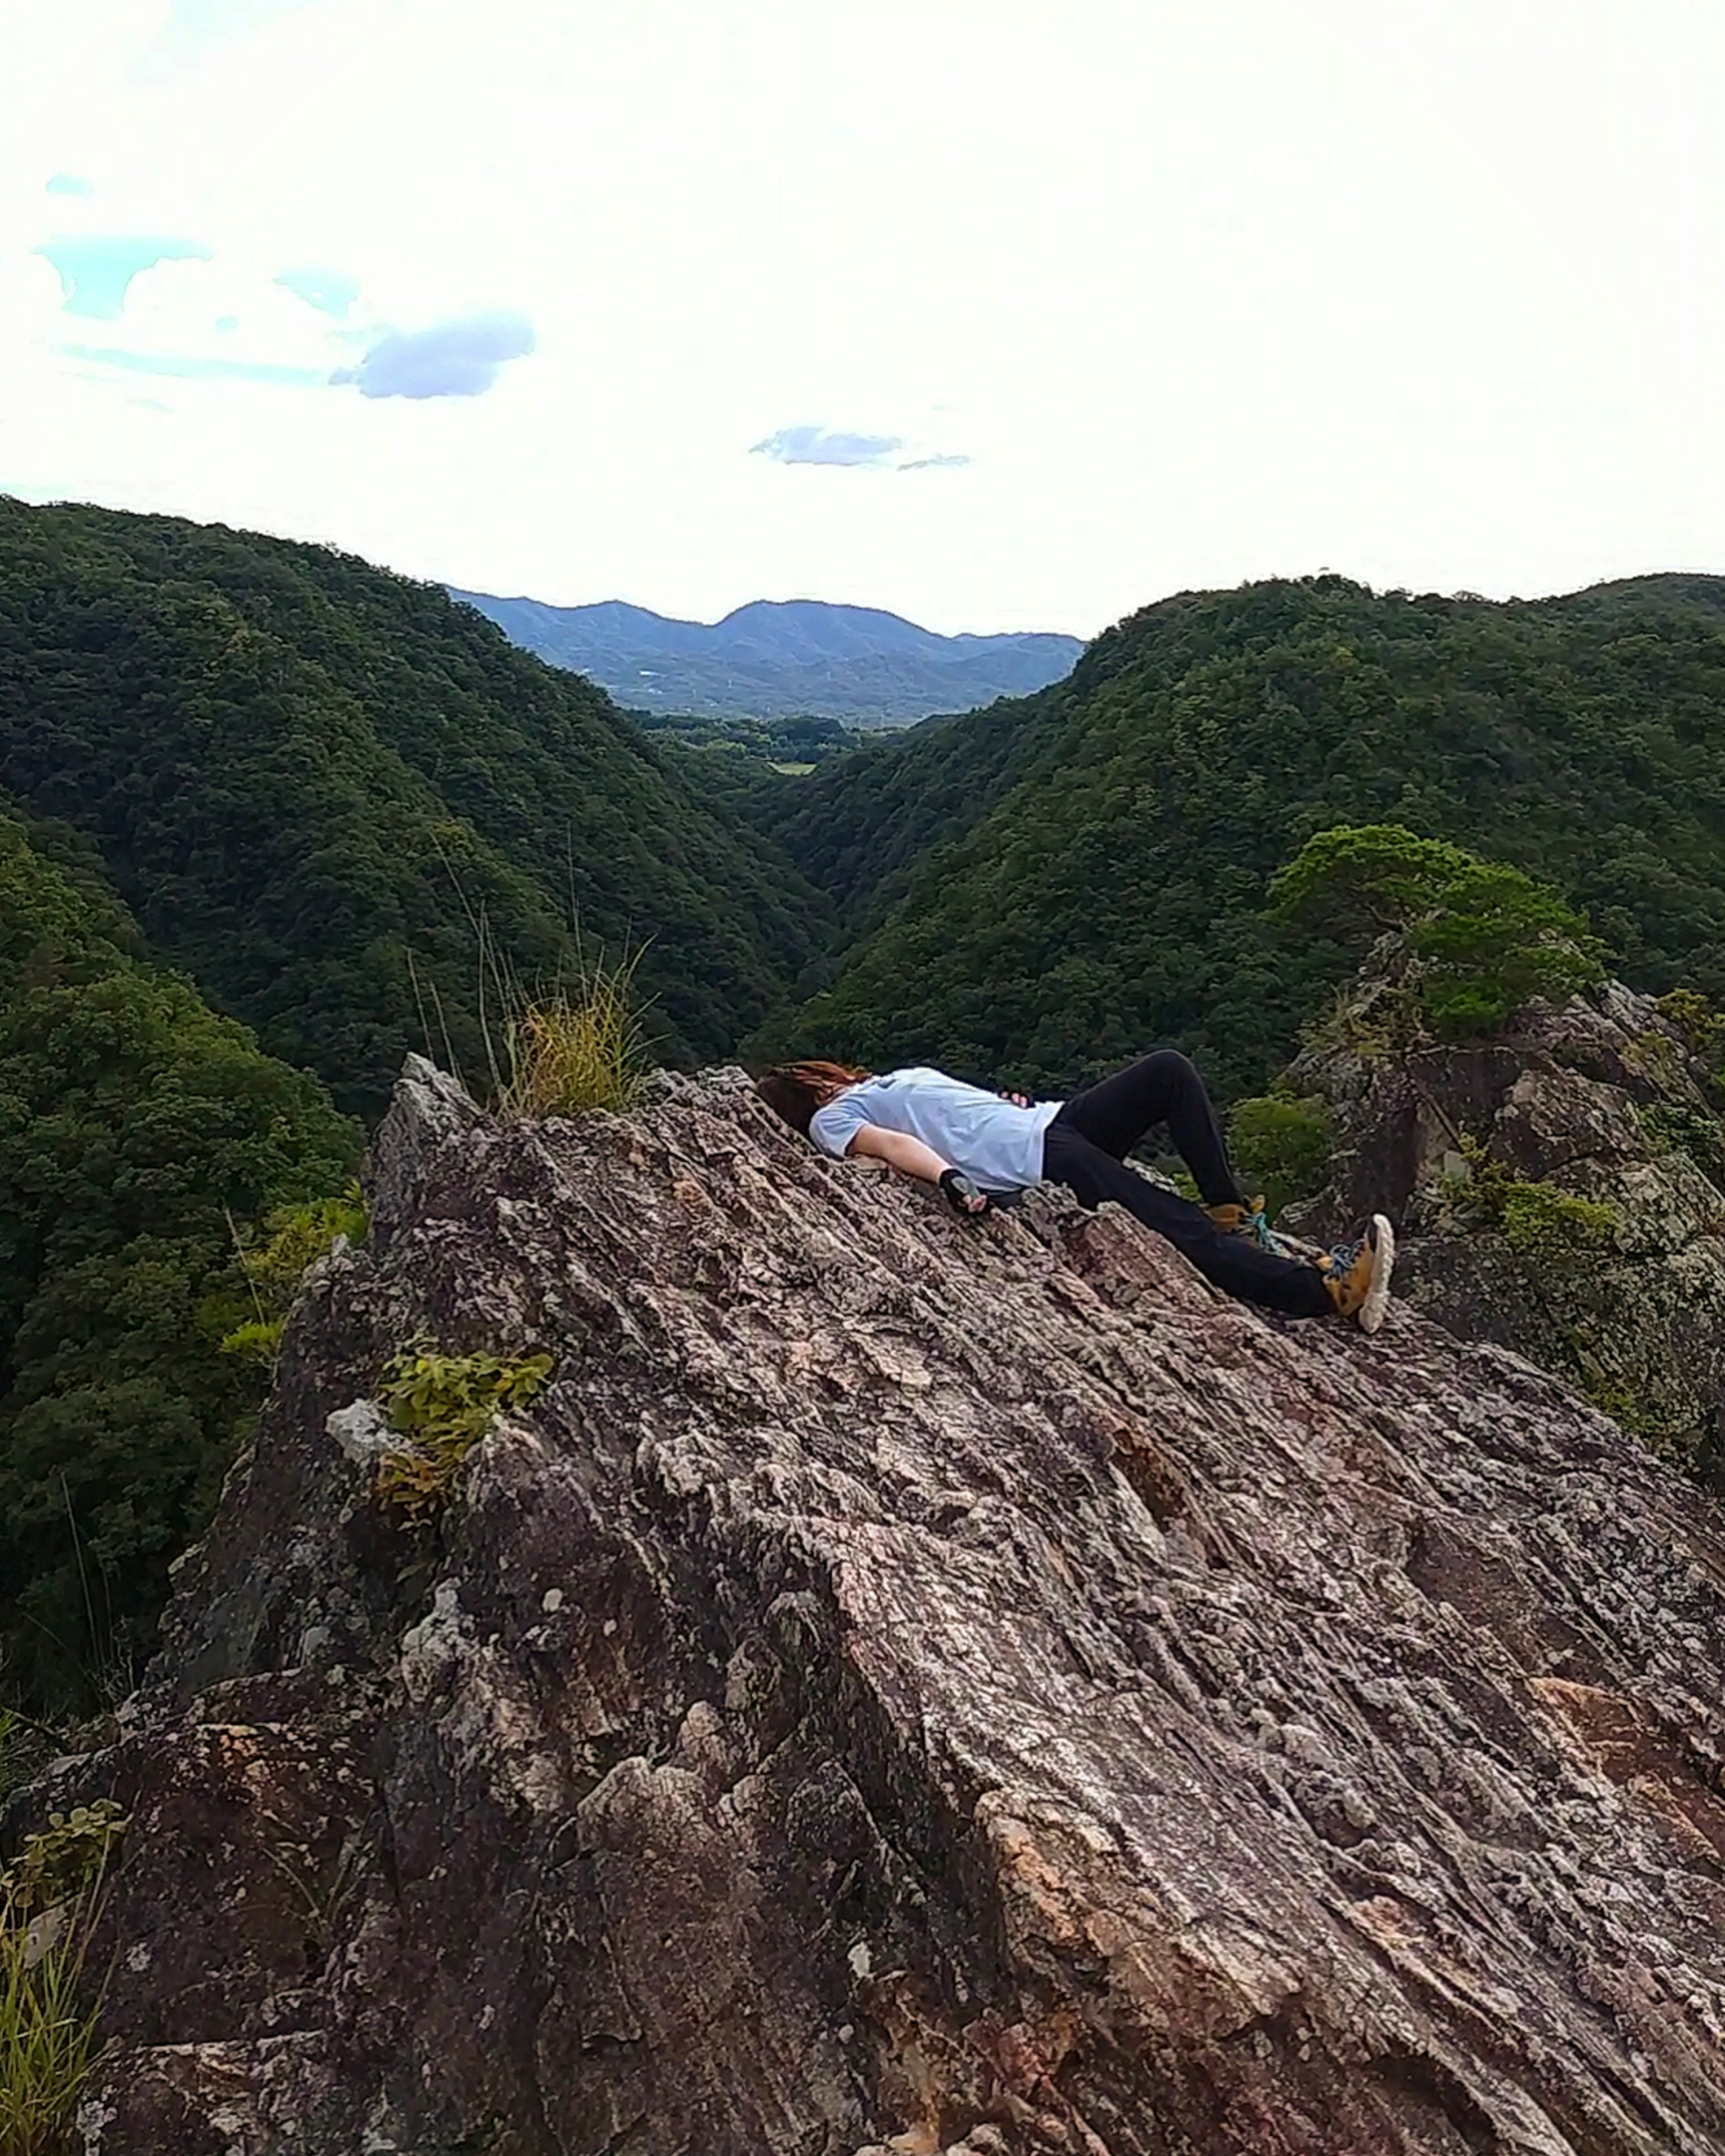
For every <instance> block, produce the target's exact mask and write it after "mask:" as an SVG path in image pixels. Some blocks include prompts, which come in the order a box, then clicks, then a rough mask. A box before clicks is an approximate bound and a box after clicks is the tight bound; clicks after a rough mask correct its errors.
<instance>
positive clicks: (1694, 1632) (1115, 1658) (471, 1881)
mask: <svg viewBox="0 0 1725 2156" xmlns="http://www.w3.org/2000/svg"><path fill="white" fill-rule="evenodd" d="M372 1221H373V1225H372V1233H371V1236H370V1238H369V1240H368V1241H367V1245H365V1246H364V1247H363V1248H362V1249H358V1250H348V1251H344V1252H342V1253H341V1254H340V1255H337V1256H336V1257H335V1258H333V1259H331V1260H329V1261H327V1262H326V1264H325V1265H323V1266H322V1267H321V1270H320V1271H319V1273H318V1275H317V1276H316V1279H315V1280H314V1281H313V1282H312V1283H311V1287H310V1290H309V1291H308V1293H307V1294H306V1296H305V1298H304V1300H303V1301H302V1303H301V1306H300V1308H299V1310H298V1312H297V1313H296V1315H295V1318H294V1319H293V1321H292V1323H291V1325H290V1331H289V1335H288V1339H287V1342H286V1347H285V1355H284V1359H283V1363H282V1366H281V1370H280V1381H279V1384H278V1387H277V1389H276V1392H275V1397H274V1399H273V1400H272V1402H271V1404H270V1408H269V1409H268V1411H267V1413H266V1415H265V1418H264V1424H263V1426H262V1430H261V1433H260V1435H259V1439H258V1441H257V1444H256V1446H255V1449H254V1452H253V1453H252V1455H250V1456H249V1458H248V1459H247V1460H245V1461H244V1462H243V1463H242V1465H241V1466H239V1468H238V1469H237V1470H236V1471H235V1472H234V1476H232V1478H231V1480H230V1484H229V1486H228V1490H227V1491H226V1492H225V1494H224V1496H223V1502H222V1505H221V1508H220V1512H219V1514H218V1518H217V1521H216V1523H215V1526H214V1527H213V1532H211V1534H210V1536H209V1537H208V1541H207V1543H205V1544H204V1545H203V1548H201V1549H200V1550H199V1551H198V1553H195V1554H194V1555H193V1557H192V1558H189V1559H188V1560H187V1562H186V1563H184V1564H183V1565H182V1568H181V1575H180V1584H179V1594H178V1597H177V1601H176V1604H175V1605H174V1609H173V1611H172V1617H171V1620H170V1625H169V1630H168V1635H167V1645H166V1647H165V1650H164V1652H163V1655H162V1659H161V1661H160V1662H159V1663H158V1664H157V1666H156V1668H155V1669H154V1671H152V1673H151V1679H150V1681H149V1682H148V1684H147V1685H146V1687H145V1689H144V1690H143V1691H141V1693H140V1694H139V1695H138V1697H136V1699H135V1700H134V1701H133V1702H131V1704H130V1705H129V1707H127V1709H126V1712H125V1714H124V1716H123V1717H122V1721H121V1729H120V1732H119V1734H118V1737H117V1739H116V1742H115V1743H113V1744H112V1745H111V1746H110V1747H109V1748H106V1749H105V1750H104V1751H102V1752H100V1753H95V1754H92V1755H90V1756H86V1757H84V1758H78V1759H74V1760H69V1761H65V1762H62V1763H60V1764H59V1766H58V1767H57V1768H55V1769H54V1772H53V1773H52V1774H50V1775H49V1776H48V1777H46V1778H45V1779H44V1781H43V1782H42V1783H41V1784H39V1786H38V1787H37V1788H36V1789H34V1790H33V1792H32V1793H31V1795H30V1798H29V1799H28V1807H33V1808H35V1809H40V1808H43V1807H44V1806H46V1805H48V1804H64V1803H66V1802H69V1801H71V1800H74V1799H79V1798H85V1797H90V1796H95V1795H99V1794H103V1795H111V1796H113V1797H114V1798H115V1799H116V1800H118V1801H119V1802H120V1803H121V1804H123V1805H124V1806H125V1808H126V1810H127V1811H128V1813H129V1814H130V1815H131V1830H130V1832H129V1835H128V1837H127V1841H126V1851H127V1854H126V1860H125V1862H124V1864H123V1866H122V1867H121V1869H120V1871H118V1872H117V1874H116V1876H115V1878H114V1880H113V1882H112V1892H111V1899H110V1906H109V1911H108V1917H107V1922H108V1925H109V1928H110V1932H111V1947H112V1964H111V1966H112V1975H111V1979H110V1992H109V1998H108V2004H107V2010H106V2020H107V2028H108V2030H109V2034H110V2050H109V2051H108V2053H107V2054H106V2056H105V2058H104V2059H103V2061H102V2062H101V2064H100V2067H99V2070H98V2072H97V2075H96V2077H95V2080H94V2082H92V2084H91V2086H90V2091H89V2093H88V2096H87V2097H86V2101H85V2106H84V2110H83V2113H82V2122H81V2123H82V2134H83V2143H84V2148H85V2152H86V2156H146V2152H147V2156H160V2153H161V2152H166V2151H169V2150H172V2151H174V2152H177V2156H218V2152H219V2156H265V2153H266V2152H269V2156H274V2152H277V2151H281V2152H287V2151H292V2152H295V2156H359V2152H367V2156H382V2152H388V2151H398V2152H402V2156H406V2153H407V2152H412V2156H458V2152H461V2156H476V2153H477V2152H480V2151H484V2152H489V2156H601V2153H602V2152H606V2153H607V2156H863V2152H871V2156H883V2153H884V2152H886V2151H897V2152H901V2156H911V2152H917V2151H922V2152H932V2151H936V2150H941V2149H946V2150H948V2151H951V2150H957V2151H959V2152H961V2156H985V2153H986V2156H1033V2152H1034V2156H1174V2153H1175V2152H1204V2156H1229V2153H1230V2152H1235V2153H1236V2156H1247V2152H1250V2156H1296V2153H1297V2156H1317V2152H1327V2153H1328V2156H1349V2152H1361V2156H1364V2152H1367V2151H1369V2152H1371V2156H1385V2152H1393V2151H1402V2152H1409V2156H1412V2152H1420V2156H1466V2152H1474V2156H1481V2152H1487V2151H1494V2152H1503V2153H1504V2156H1507V2153H1508V2152H1511V2151H1514V2152H1517V2156H1566V2152H1567V2156H1582V2153H1583V2152H1585V2156H1618V2152H1630V2151H1635V2152H1643V2156H1654V2152H1659V2156H1669V2152H1671V2151H1685V2152H1702V2151H1707V2150H1717V2149H1721V2148H1725V2075H1722V2072H1721V2066H1722V2059H1725V1944H1722V1941H1725V1787H1722V1764H1725V1714H1722V1707H1721V1702H1722V1697H1725V1681H1722V1679H1725V1537H1722V1534H1721V1531H1720V1522H1719V1519H1718V1516H1717V1512H1716V1511H1715V1510H1714V1509H1713V1508H1712V1507H1711V1506H1710V1504H1709V1502H1708V1501H1707V1499H1706V1498H1705V1497H1704V1496H1702V1494H1701V1493H1700V1492H1698V1491H1696V1490H1695V1489H1694V1488H1693V1487H1692V1486H1688V1485H1686V1484H1685V1483H1684V1482H1683V1481H1681V1480H1680V1479H1679V1478H1678V1477H1676V1476H1675V1475H1673V1474H1671V1472H1669V1471H1667V1470H1666V1468H1665V1467H1663V1466H1661V1464H1660V1463H1659V1462H1658V1461H1657V1460H1655V1459H1654V1458H1652V1457H1651V1455H1649V1454H1648V1453H1647V1452H1646V1451H1645V1450H1643V1449H1642V1448H1641V1447H1640V1446H1639V1445H1635V1444H1634V1443H1632V1442H1631V1441H1630V1440H1628V1439H1627V1438H1626V1437H1625V1435H1624V1434H1623V1433H1622V1432H1621V1431H1620V1430H1619V1429H1618V1428H1617V1427H1616V1425H1615V1424H1613V1423H1612V1422H1610V1421H1609V1420H1607V1419H1604V1417H1602V1416H1600V1415H1599V1414H1595V1413H1594V1412H1593V1411H1592V1410H1591V1409H1589V1407H1588V1406H1587V1405H1586V1404H1584V1402H1582V1401H1581V1400H1579V1399H1578V1398H1577V1397H1576V1396H1575V1394H1574V1393H1573V1392H1571V1391H1569V1390H1568V1389H1565V1388H1563V1387H1562V1386H1560V1385H1558V1384H1556V1383H1553V1382H1552V1381H1550V1380H1549V1379H1548V1378H1545V1377H1543V1376H1542V1375H1540V1374H1539V1373H1537V1372H1535V1371H1534V1370H1533V1369H1532V1368H1529V1367H1528V1365H1527V1363H1524V1362H1522V1361H1521V1360H1519V1359H1517V1358H1516V1357H1514V1356H1512V1355H1510V1354H1507V1353H1504V1352H1502V1350H1501V1349H1498V1348H1496V1347H1491V1346H1484V1345H1476V1346H1464V1345H1462V1344H1461V1343H1459V1342H1457V1341H1456V1340H1455V1339H1454V1338H1453V1337H1451V1336H1450V1335H1449V1334H1448V1333H1446V1332H1443V1331H1442V1330H1440V1328H1438V1327H1435V1326H1434V1325H1431V1324H1430V1323H1428V1322H1425V1321H1423V1320H1422V1319H1420V1318H1419V1317H1415V1316H1413V1315H1411V1314H1409V1313H1407V1312H1396V1313H1394V1314H1393V1315H1392V1317H1391V1320H1390V1322H1389V1326H1388V1327H1387V1328H1386V1330H1385V1331H1384V1332H1383V1333H1382V1334H1380V1335H1379V1336H1378V1337H1377V1338H1376V1339H1369V1340H1368V1339H1367V1338H1366V1337H1363V1336H1362V1335H1361V1334H1359V1333H1358V1332H1356V1331H1353V1330H1351V1329H1345V1328H1340V1327H1332V1326H1329V1325H1326V1324H1316V1323H1307V1324H1305V1325H1303V1326H1302V1325H1295V1324H1290V1323H1285V1322H1278V1321H1274V1320H1267V1319H1265V1318H1263V1317H1259V1316H1258V1315H1256V1314H1255V1313H1254V1312H1250V1311H1249V1310H1247V1309H1245V1308H1244V1307H1242V1306H1239V1305H1235V1304H1230V1303H1228V1302H1226V1301H1222V1300H1220V1299H1219V1297H1218V1296H1216V1295H1214V1293H1213V1292H1212V1291H1210V1290H1209V1288H1208V1287H1206V1286H1204V1283H1202V1282H1201V1281H1199V1279H1198V1278H1197V1277H1196V1276H1194V1274H1193V1273H1192V1272H1190V1271H1189V1270H1188V1269H1187V1268H1186V1267H1185V1265H1183V1262H1182V1261H1181V1260H1179V1259H1178V1258H1177V1257H1176V1256H1175V1255H1173V1253H1172V1252H1171V1251H1170V1250H1168V1248H1167V1246H1165V1245H1163V1244H1162V1243H1160V1242H1159V1241H1158V1240H1156V1239H1155V1238H1153V1237H1152V1236H1150V1235H1147V1234H1146V1233H1145V1232H1144V1231H1142V1229H1139V1228H1138V1227H1137V1224H1135V1223H1133V1222H1132V1221H1131V1220H1129V1219H1127V1218H1126V1217H1124V1216H1123V1215H1121V1214H1117V1213H1116V1212H1113V1211H1107V1212H1105V1213H1103V1214H1100V1215H1097V1216H1095V1217H1091V1218H1087V1217H1086V1216H1083V1215H1081V1214H1077V1213H1076V1211H1074V1210H1073V1209H1071V1208H1070V1205H1069V1204H1067V1203H1066V1202H1065V1199H1063V1198H1061V1197H1060V1196H1058V1195H1055V1194H1048V1193H1037V1194H1036V1195H1034V1196H1033V1198H1032V1199H1030V1200H1029V1201H1028V1202H1027V1203H1026V1204H1024V1205H1023V1206H1022V1207H1020V1208H1019V1209H1015V1210H1014V1212H1012V1213H1011V1214H1003V1215H997V1216H995V1217H994V1218H993V1219H990V1220H988V1222H986V1223H984V1224H981V1225H979V1226H973V1225H970V1224H964V1223H961V1222H959V1221H957V1220H956V1219H952V1218H950V1217H948V1216H947V1214H946V1213H945V1212H944V1210H943V1209H942V1208H941V1207H940V1205H939V1204H938V1202H937V1201H931V1200H930V1199H929V1198H928V1197H927V1195H926V1194H925V1193H922V1191H920V1190H918V1189H916V1188H911V1187H908V1186H906V1185H905V1184H903V1183H896V1182H892V1181H889V1180H888V1179H886V1178H884V1177H883V1176H882V1175H880V1173H877V1172H875V1170H873V1169H872V1168H869V1167H866V1166H864V1165H860V1164H858V1165H845V1166H834V1165H833V1164H832V1163H826V1162H824V1161H822V1160H820V1159H818V1158H816V1157H815V1156H814V1153H813V1152H811V1151H809V1149H808V1148H807V1147H803V1145H802V1144H801V1143H800V1142H798V1141H797V1140H796V1139H794V1138H793V1137H790V1136H788V1134H787V1133H786V1132H783V1130H781V1129H779V1128H778V1127H775V1126H774V1125H773V1123H772V1122H771V1120H770V1118H768V1116H767V1115H766V1113H765V1111H762V1109H761V1108H760V1107H759V1106H758V1104H757V1103H756V1102H755V1101H753V1099H752V1096H751V1095H750V1094H749V1092H748V1091H747V1088H746V1087H745V1086H743V1085H742V1082H741V1081H740V1077H738V1076H734V1077H732V1078H728V1079H727V1078H726V1077H724V1076H722V1075H721V1076H720V1077H717V1078H714V1079H711V1080H709V1081H706V1082H704V1083H701V1084H696V1083H695V1082H693V1081H666V1082H665V1084H664V1086H663V1088H662V1091H661V1092H660V1096H659V1097H658V1098H657V1100H656V1101H655V1102H654V1104H653V1105H652V1106H649V1108H648V1109H647V1110H646V1111H644V1112H643V1113H641V1114H640V1115H639V1116H638V1117H636V1118H634V1119H630V1120H627V1121H624V1120H618V1119H614V1118H609V1117H605V1116H593V1117H591V1118H587V1119H583V1120H581V1121H578V1122H546V1123H543V1124H540V1125H537V1126H521V1125H516V1126H513V1127H506V1126H501V1125H495V1124H492V1123H490V1122H485V1121H484V1120H483V1119H481V1118H480V1117H479V1116H477V1114H476V1113H475V1111H473V1110H472V1109H471V1108H470V1106H468V1105H467V1104H466V1103H465V1101H463V1100H462V1099H461V1098H460V1097H459V1095H457V1094H456V1093H455V1092H454V1089H453V1088H452V1087H450V1086H449V1085H448V1084H447V1082H446V1081H442V1080H440V1079H439V1078H438V1077H437V1075H435V1074H434V1073H433V1072H432V1071H430V1070H429V1069H428V1068H427V1067H425V1066H424V1065H419V1066H417V1067H416V1068H415V1069H414V1070H413V1071H412V1072H411V1073H410V1075H409V1077H408V1081H406V1082H405V1083H404V1085H403V1088H402V1090H401V1091H400V1093H399V1094H398V1098H397V1101H396V1105H395V1107H394V1109H393V1112H392V1114H391V1116H390V1118H389V1120H388V1122H387V1124H386V1126H385V1127H384V1129H383V1131H382V1134H381V1137H380V1139H379V1142H378V1147H377V1158H376V1162H375V1165H374V1173H373V1187H372ZM416 1336H419V1337H428V1338H429V1339H431V1340H434V1342H437V1343H438V1344H439V1347H443V1348H445V1349H448V1350H449V1351H451V1352H454V1353H468V1352H470V1351H478V1350H485V1351H496V1352H500V1353H506V1354H508V1355H511V1356H513V1355H517V1354H525V1353H528V1352H530V1351H544V1352H547V1353H550V1354H551V1355H552V1357H553V1358H554V1363H553V1367H552V1372H551V1374H550V1378H549V1381H548V1382H547V1383H546V1385H545V1386H544V1388H543V1389H542V1390H541V1391H540V1392H539V1393H538V1394H537V1395H536V1397H534V1398H533V1399H531V1400H530V1401H526V1402H525V1403H523V1404H518V1405H517V1406H516V1407H515V1408H513V1409H510V1410H509V1411H507V1412H506V1414H503V1415H502V1416H501V1417H500V1419H498V1421H497V1422H496V1424H495V1426H494V1427H493V1428H492V1429H491V1430H490V1433H489V1434H488V1435H486V1436H485V1437H484V1438H483V1439H482V1440H481V1441H480V1443H479V1444H478V1445H477V1446H476V1447H475V1450H474V1451H473V1453H472V1455H470V1461H469V1464H468V1466H467V1468H466V1470H465V1486H464V1487H463V1488H462V1490H461V1491H460V1492H459V1495H458V1496H457V1497H456V1498H455V1499H454V1501H452V1503H451V1505H450V1507H449V1509H448V1510H447V1511H446V1512H444V1514H443V1516H442V1517H441V1520H440V1522H439V1523H438V1524H437V1525H436V1526H435V1527H429V1528H428V1527H412V1526H410V1525H403V1524H401V1523H399V1522H398V1520H396V1519H395V1518H394V1517H392V1516H391V1515H390V1514H389V1513H388V1512H387V1511H386V1510H385V1508H384V1507H382V1506H381V1505H380V1503H379V1501H378V1499H377V1491H376V1479H375V1478H376V1469H375V1464H374V1455H375V1442H374V1440H375V1439H376V1437H377V1419H376V1418H375V1417H373V1416H371V1415H369V1414H367V1413H366V1412H365V1411H364V1409H361V1410H360V1412H358V1413H357V1414H355V1413H354V1412H352V1410H353V1409H355V1406H356V1404H357V1403H359V1402H363V1401H366V1400H368V1399H375V1397H376V1395H377V1390H378V1386H379V1373H380V1370H381V1369H382V1367H383V1366H384V1365H385V1363H387V1361H388V1358H390V1357H392V1356H393V1354H395V1353H397V1352H398V1350H399V1349H400V1348H401V1347H403V1344H404V1343H405V1342H409V1341H410V1340H412V1339H413V1338H414V1337H416ZM332 1419H333V1420H332ZM27 1809H28V1808H27ZM27 1823H28V1822H27V1821H25V1820H18V1821H15V1824H20V1825H21V1824H27Z"/></svg>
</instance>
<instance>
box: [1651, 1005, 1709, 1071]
mask: <svg viewBox="0 0 1725 2156" xmlns="http://www.w3.org/2000/svg"><path fill="white" fill-rule="evenodd" d="M1656 1009H1657V1010H1658V1012H1659V1014H1660V1016H1661V1018H1662V1019H1665V1021H1666V1024H1668V1025H1670V1026H1671V1027H1672V1028H1673V1029H1675V1030H1676V1034H1677V1035H1678V1037H1679V1039H1681V1041H1682V1043H1683V1045H1684V1046H1685V1047H1686V1049H1687V1050H1689V1053H1690V1054H1691V1055H1694V1056H1697V1057H1699V1059H1700V1060H1701V1061H1702V1062H1703V1063H1705V1064H1706V1065H1707V1067H1708V1069H1709V1070H1716V1071H1717V1070H1718V1069H1719V1068H1720V1067H1721V1065H1725V1011H1717V1010H1715V1009H1714V1008H1713V1006H1712V1004H1711V1003H1709V1002H1708V1000H1707V998H1706V997H1705V996H1703V995H1701V994H1699V993H1697V991H1696V990H1695V989H1693V988H1673V989H1672V990H1671V993H1670V994H1669V995H1664V996H1661V997H1660V998H1659V1000H1658V1003H1657V1004H1656Z"/></svg>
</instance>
